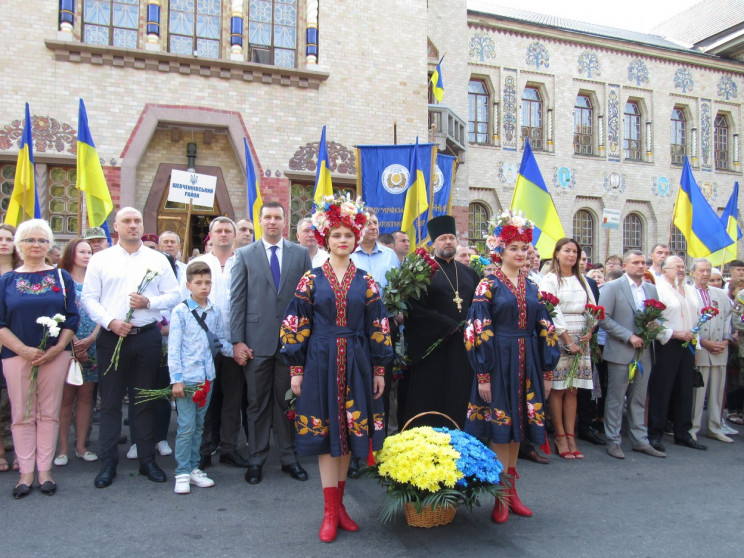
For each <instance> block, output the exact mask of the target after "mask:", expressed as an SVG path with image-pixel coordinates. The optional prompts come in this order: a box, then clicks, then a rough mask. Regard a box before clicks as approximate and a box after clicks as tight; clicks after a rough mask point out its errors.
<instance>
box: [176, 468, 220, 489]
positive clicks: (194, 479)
mask: <svg viewBox="0 0 744 558" xmlns="http://www.w3.org/2000/svg"><path fill="white" fill-rule="evenodd" d="M179 476H181V475H179ZM189 481H190V482H191V484H193V485H194V486H198V487H199V488H209V487H210V486H214V481H213V480H212V479H210V478H209V477H208V476H207V473H205V472H204V471H202V470H201V469H194V470H193V471H191V474H190V475H189Z"/></svg>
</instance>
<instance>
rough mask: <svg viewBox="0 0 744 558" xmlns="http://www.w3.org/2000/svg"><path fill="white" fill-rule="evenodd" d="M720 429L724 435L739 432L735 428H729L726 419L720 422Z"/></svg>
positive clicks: (733, 434)
mask: <svg viewBox="0 0 744 558" xmlns="http://www.w3.org/2000/svg"><path fill="white" fill-rule="evenodd" d="M721 430H722V431H723V433H724V434H726V436H736V435H737V434H738V433H739V431H738V430H737V429H736V428H731V427H730V426H729V425H728V424H726V421H723V422H722V423H721Z"/></svg>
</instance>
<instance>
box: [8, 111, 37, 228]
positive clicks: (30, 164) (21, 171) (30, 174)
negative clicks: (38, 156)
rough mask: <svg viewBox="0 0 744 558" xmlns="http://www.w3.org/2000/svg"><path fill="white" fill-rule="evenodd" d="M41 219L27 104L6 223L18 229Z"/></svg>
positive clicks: (29, 114)
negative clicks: (21, 224)
mask: <svg viewBox="0 0 744 558" xmlns="http://www.w3.org/2000/svg"><path fill="white" fill-rule="evenodd" d="M29 219H41V208H39V197H38V196H37V195H36V181H35V180H34V141H33V138H32V137H31V113H30V112H29V109H28V103H26V124H25V125H24V127H23V135H22V136H21V149H20V151H19V152H18V162H17V163H16V173H15V182H13V192H12V193H11V194H10V201H9V203H8V211H7V212H6V213H5V223H6V224H8V225H13V226H14V227H17V226H18V225H19V224H20V223H22V222H23V221H27V220H29Z"/></svg>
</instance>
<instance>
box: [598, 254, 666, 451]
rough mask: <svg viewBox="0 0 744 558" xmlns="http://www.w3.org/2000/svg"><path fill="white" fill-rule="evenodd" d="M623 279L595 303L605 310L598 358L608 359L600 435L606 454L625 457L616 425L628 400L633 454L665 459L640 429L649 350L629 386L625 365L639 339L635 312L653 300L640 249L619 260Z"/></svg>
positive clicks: (642, 427) (611, 284)
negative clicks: (606, 443) (606, 444)
mask: <svg viewBox="0 0 744 558" xmlns="http://www.w3.org/2000/svg"><path fill="white" fill-rule="evenodd" d="M623 269H625V275H623V276H622V277H620V278H619V279H615V280H614V281H610V282H609V283H605V285H604V286H603V287H602V290H601V291H600V295H599V304H600V305H601V306H604V309H605V319H604V320H602V321H601V322H600V326H601V327H602V328H603V329H604V330H605V331H606V332H607V340H606V341H605V346H604V352H603V353H602V358H603V359H604V360H605V361H607V378H608V379H607V394H606V396H605V435H606V436H607V438H608V439H609V441H610V444H609V447H608V448H607V453H608V454H610V455H611V456H612V457H615V458H617V459H624V458H625V454H623V450H622V449H621V448H620V443H621V442H622V438H621V436H620V425H621V423H622V419H623V400H624V399H625V396H626V393H627V396H628V429H629V437H630V442H631V444H632V446H633V450H634V451H639V452H642V453H645V454H648V455H652V456H654V457H666V454H665V453H662V452H660V451H657V450H655V449H654V448H653V447H651V445H650V444H649V442H648V433H647V431H646V425H645V410H646V390H647V388H648V378H649V376H650V375H651V363H652V351H653V347H648V348H647V349H646V350H645V351H644V352H643V356H642V357H641V365H642V366H643V374H641V373H640V372H636V375H635V379H634V380H633V383H632V384H629V383H628V365H629V364H630V362H631V361H632V360H633V358H634V356H635V350H636V349H638V348H640V347H642V346H643V340H642V339H641V338H640V337H639V336H638V335H636V334H635V324H634V318H635V313H636V310H641V309H642V308H643V303H644V301H645V300H647V299H650V298H658V296H657V293H656V287H654V285H652V284H651V283H646V282H645V281H643V273H644V271H646V258H645V256H644V255H643V252H641V251H639V250H629V251H628V252H627V253H626V254H625V257H624V258H623Z"/></svg>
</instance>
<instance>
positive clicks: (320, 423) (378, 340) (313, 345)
mask: <svg viewBox="0 0 744 558" xmlns="http://www.w3.org/2000/svg"><path fill="white" fill-rule="evenodd" d="M281 341H282V344H283V347H282V350H281V352H282V354H283V355H284V359H285V360H286V362H287V364H288V365H289V367H290V372H291V374H292V375H293V376H294V375H303V381H302V394H301V395H300V397H298V398H297V402H296V415H295V427H296V429H297V437H296V440H295V442H296V447H297V453H299V454H300V455H321V454H328V453H330V454H331V455H332V456H334V457H338V456H341V455H346V454H348V453H349V452H351V453H352V455H354V456H355V457H366V456H367V454H368V452H369V449H370V438H371V440H372V449H374V450H378V449H381V448H382V443H383V441H384V438H385V430H384V420H383V419H384V408H383V402H382V398H378V399H373V398H372V384H373V375H375V376H384V374H385V365H386V364H388V363H389V362H390V361H392V359H393V349H392V345H391V340H390V327H389V324H388V319H387V317H386V312H385V307H384V306H383V304H382V299H381V298H380V292H379V289H378V288H377V285H376V284H375V281H374V279H373V278H372V277H371V276H370V275H368V274H367V273H366V272H365V271H362V270H360V269H357V268H356V266H355V265H354V263H353V262H350V263H349V268H348V270H347V271H346V274H345V275H344V278H343V280H342V281H341V282H340V283H339V281H338V279H337V278H336V275H335V274H334V272H333V269H332V268H331V265H330V261H326V262H325V263H324V264H323V265H322V266H321V267H316V268H314V269H312V270H310V271H308V272H307V273H306V274H305V275H304V276H303V277H302V279H301V280H300V283H299V284H298V286H297V291H296V292H295V296H294V298H293V299H292V300H291V301H290V303H289V306H288V307H287V313H286V316H285V318H284V322H283V323H282V328H281Z"/></svg>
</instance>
